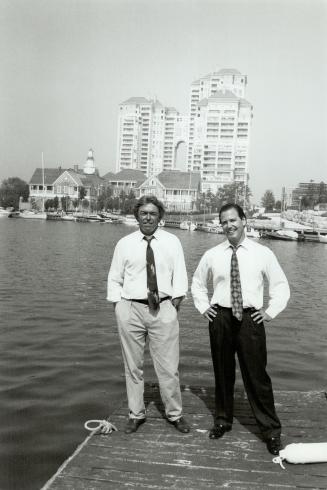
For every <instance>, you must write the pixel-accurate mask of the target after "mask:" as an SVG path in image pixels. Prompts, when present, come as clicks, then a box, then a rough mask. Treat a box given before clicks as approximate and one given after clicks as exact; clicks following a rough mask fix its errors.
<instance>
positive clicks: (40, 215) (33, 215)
mask: <svg viewBox="0 0 327 490" xmlns="http://www.w3.org/2000/svg"><path fill="white" fill-rule="evenodd" d="M19 217H20V218H24V219H47V213H45V212H43V211H28V210H25V211H22V212H20V213H19Z"/></svg>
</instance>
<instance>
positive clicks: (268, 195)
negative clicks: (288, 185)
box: [261, 189, 275, 212]
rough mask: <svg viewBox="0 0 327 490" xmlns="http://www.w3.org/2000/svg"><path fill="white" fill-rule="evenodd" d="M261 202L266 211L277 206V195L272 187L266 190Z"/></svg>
mask: <svg viewBox="0 0 327 490" xmlns="http://www.w3.org/2000/svg"><path fill="white" fill-rule="evenodd" d="M261 204H262V206H263V207H264V208H265V211H266V212H269V211H272V210H273V209H274V207H275V196H274V193H273V191H271V190H270V189H268V190H266V192H265V193H264V195H263V196H262V199H261Z"/></svg>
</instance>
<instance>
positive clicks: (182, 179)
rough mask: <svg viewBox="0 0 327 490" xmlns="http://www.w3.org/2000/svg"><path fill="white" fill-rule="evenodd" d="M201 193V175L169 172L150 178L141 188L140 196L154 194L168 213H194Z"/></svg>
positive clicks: (176, 171)
mask: <svg viewBox="0 0 327 490" xmlns="http://www.w3.org/2000/svg"><path fill="white" fill-rule="evenodd" d="M199 191H200V173H198V172H182V171H178V170H170V171H169V170H168V171H164V172H161V173H160V174H159V175H156V176H154V175H153V176H150V177H148V178H147V179H146V180H145V181H144V182H143V183H142V184H141V185H140V187H139V193H140V196H143V195H149V194H154V195H155V196H157V198H158V199H160V200H161V201H162V202H163V204H164V206H165V208H166V211H183V212H190V211H193V209H194V207H195V203H196V200H197V198H198V193H199Z"/></svg>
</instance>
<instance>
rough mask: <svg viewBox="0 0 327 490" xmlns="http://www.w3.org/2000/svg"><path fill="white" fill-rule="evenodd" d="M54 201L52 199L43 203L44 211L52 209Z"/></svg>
mask: <svg viewBox="0 0 327 490" xmlns="http://www.w3.org/2000/svg"><path fill="white" fill-rule="evenodd" d="M53 201H54V200H53V199H47V200H46V201H45V203H44V208H45V210H46V211H48V210H49V209H53V208H54V202H53Z"/></svg>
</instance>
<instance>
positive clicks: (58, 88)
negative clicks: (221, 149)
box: [0, 0, 327, 201]
mask: <svg viewBox="0 0 327 490" xmlns="http://www.w3.org/2000/svg"><path fill="white" fill-rule="evenodd" d="M0 6H1V12H0V59H1V68H0V70H1V87H0V90H1V92H0V97H1V98H0V100H1V106H0V155H1V156H0V179H4V178H8V177H12V176H18V177H21V178H23V179H24V180H27V181H29V179H30V178H31V176H32V173H33V171H34V169H35V167H40V166H41V152H42V151H43V152H44V158H45V166H47V167H52V166H58V165H61V166H62V167H71V166H72V165H73V164H77V163H78V164H79V165H80V166H83V165H84V162H85V160H86V157H87V152H88V149H89V148H93V149H94V154H95V161H96V166H97V167H98V168H99V171H100V175H103V174H105V173H106V172H108V171H114V170H115V160H116V148H117V143H116V140H117V116H118V105H119V103H120V102H122V101H124V100H126V99H127V98H129V97H132V96H144V97H150V96H157V98H158V99H159V100H160V102H162V104H164V105H167V106H174V107H176V109H177V110H179V111H180V112H182V113H185V114H187V111H188V101H189V89H190V84H191V82H192V81H193V80H196V79H197V78H199V77H201V76H204V75H206V74H208V73H210V72H212V71H214V70H218V69H221V68H235V69H238V70H239V71H240V72H241V73H242V74H245V75H247V76H248V86H247V90H246V99H247V100H249V101H250V102H251V103H252V105H253V116H254V117H253V124H252V136H251V150H250V168H249V171H250V182H249V185H250V188H251V190H252V192H253V195H254V198H255V200H257V201H258V200H260V198H261V197H262V195H263V193H264V191H265V190H266V189H272V190H273V191H274V193H275V196H276V197H279V196H280V193H281V187H282V186H283V185H285V186H287V187H293V186H295V185H296V184H297V183H298V182H300V181H308V180H309V179H314V180H316V181H321V180H324V181H325V182H327V115H326V114H327V37H326V36H327V33H326V32H327V0H326V1H323V0H281V1H278V0H266V1H265V0H260V1H256V0H226V1H224V0H0Z"/></svg>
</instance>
